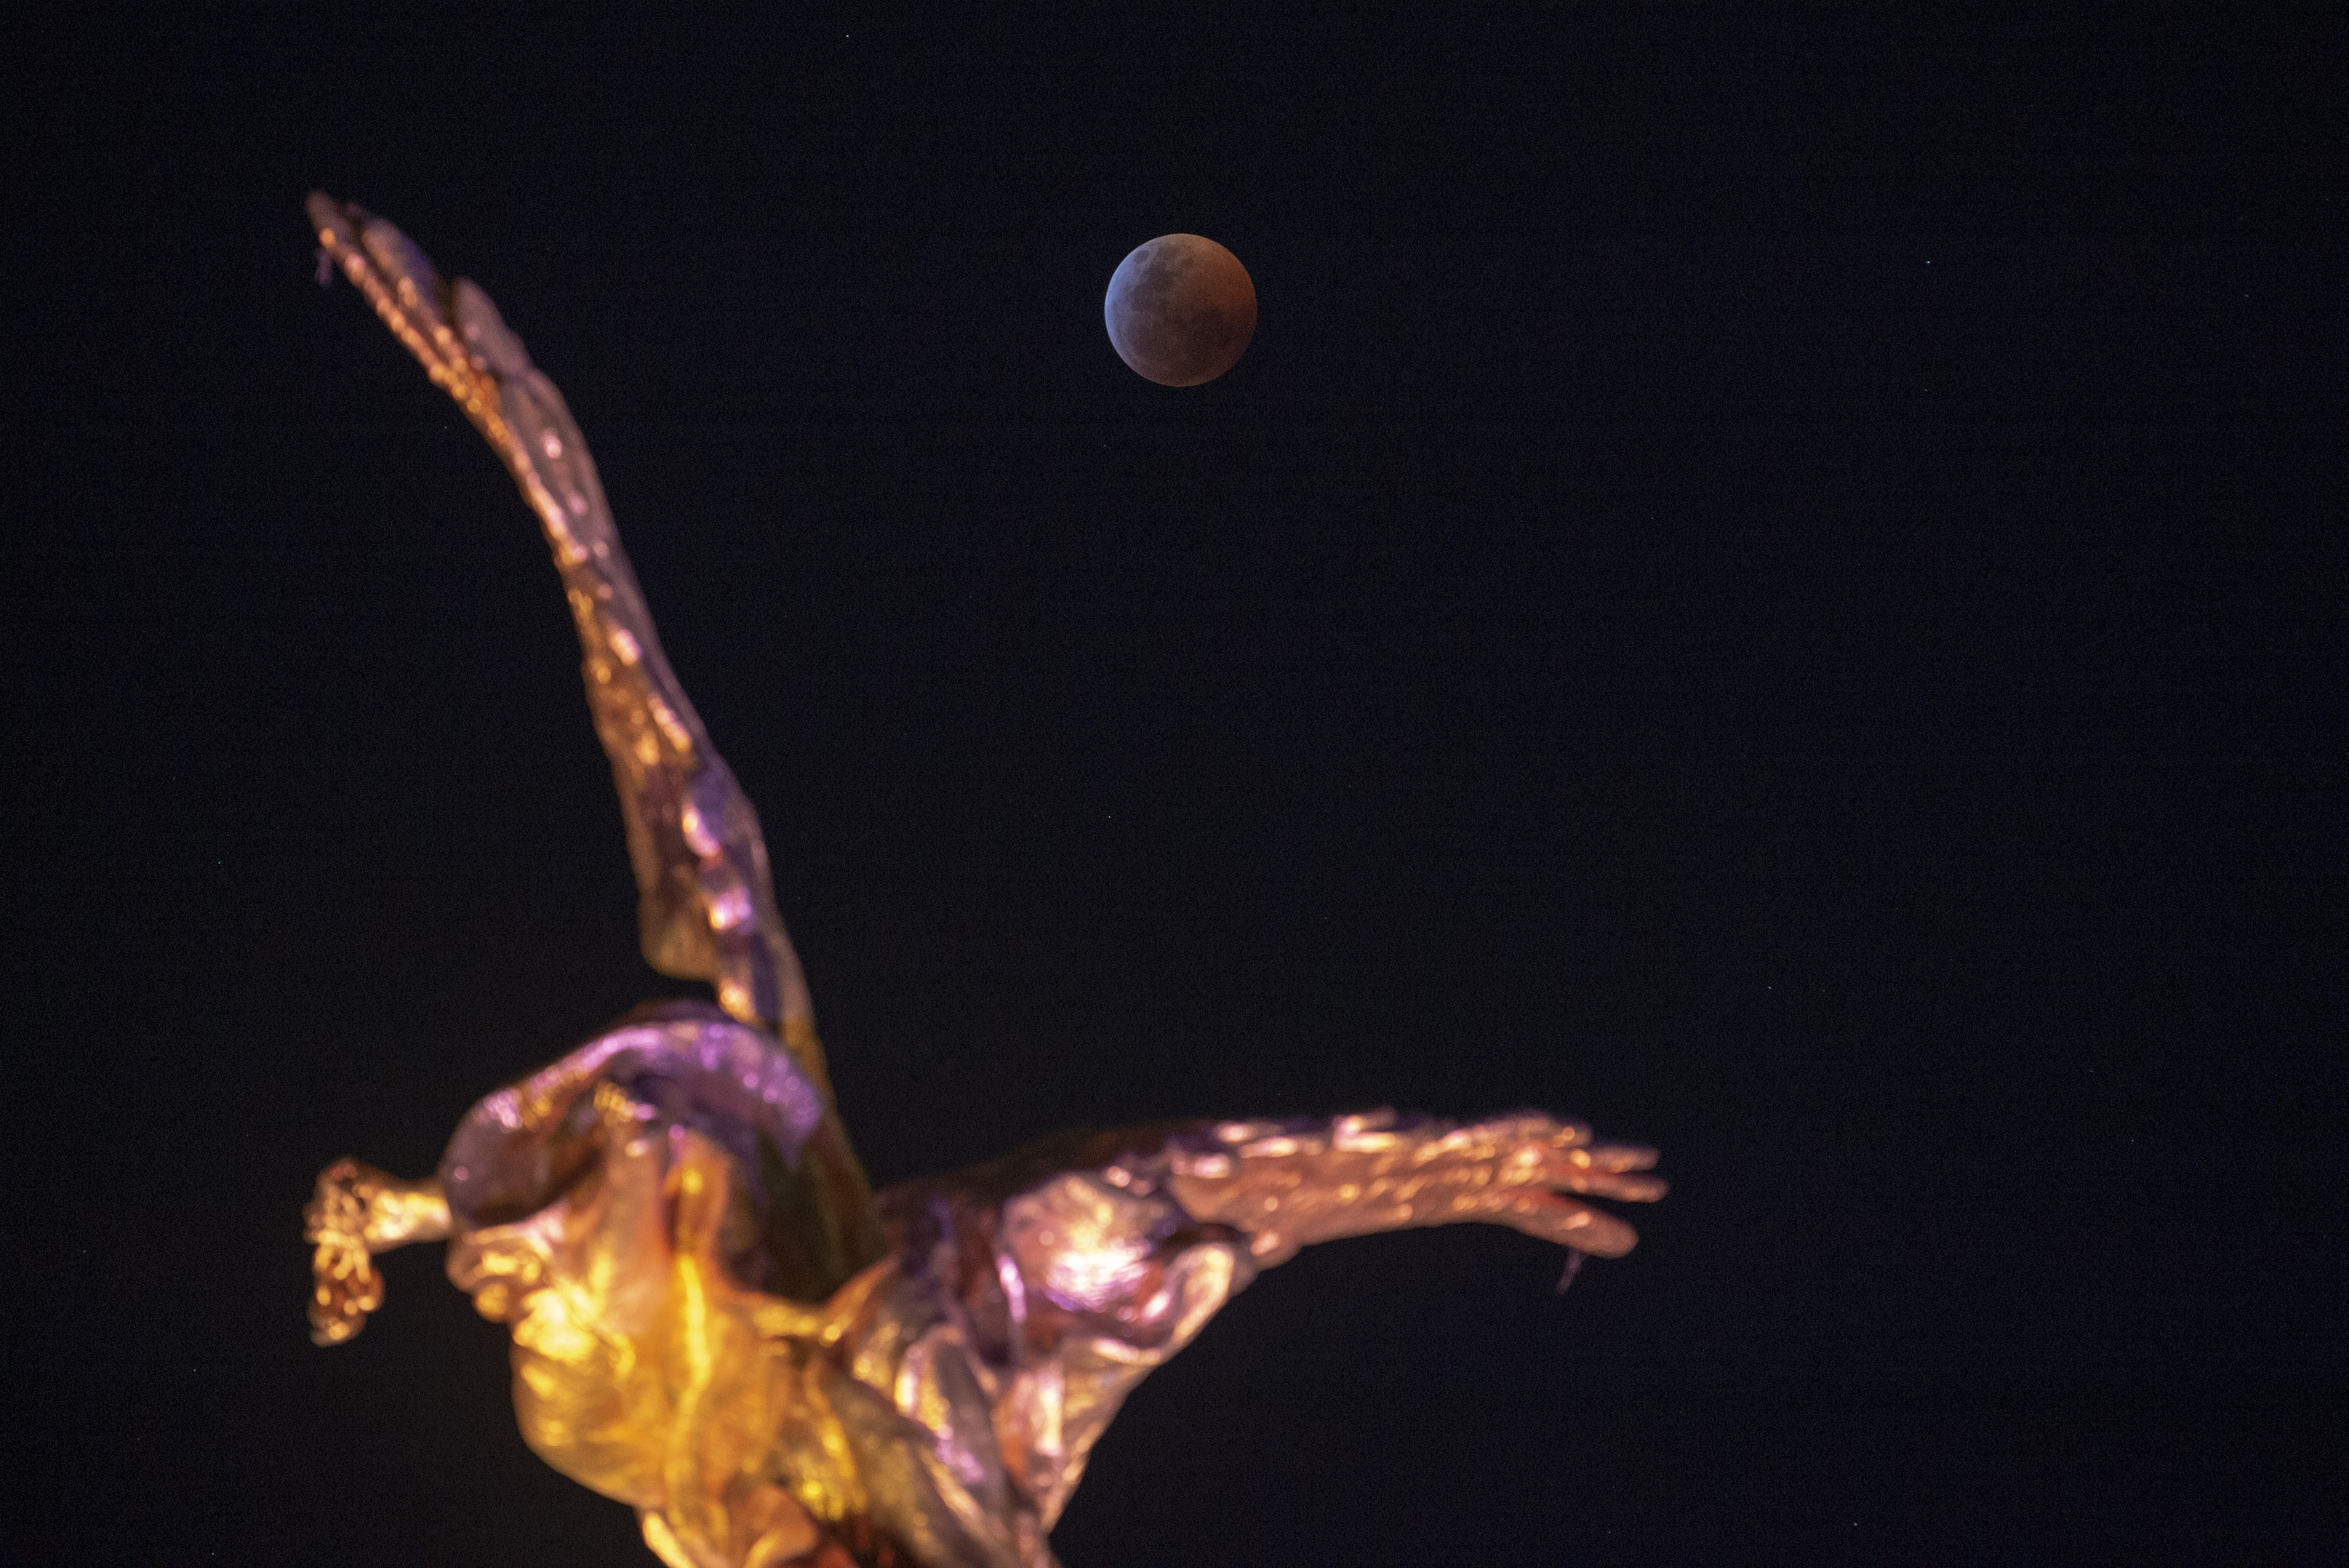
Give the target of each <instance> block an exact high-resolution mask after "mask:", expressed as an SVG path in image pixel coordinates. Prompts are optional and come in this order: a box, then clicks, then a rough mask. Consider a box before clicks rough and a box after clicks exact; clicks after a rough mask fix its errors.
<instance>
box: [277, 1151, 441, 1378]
mask: <svg viewBox="0 0 2349 1568" xmlns="http://www.w3.org/2000/svg"><path fill="white" fill-rule="evenodd" d="M448 1233H449V1204H448V1201H447V1200H446V1199H445V1198H444V1197H443V1196H442V1195H441V1191H440V1183H439V1182H438V1181H429V1180H427V1181H399V1180H398V1178H396V1177H391V1176H387V1175H385V1174H384V1173H383V1172H382V1171H378V1170H377V1169H375V1167H373V1166H371V1165H362V1164H360V1163H359V1162H358V1161H356V1160H337V1161H335V1162H334V1163H333V1164H332V1165H329V1166H327V1167H326V1169H325V1170H324V1171H319V1172H318V1185H317V1189H316V1191H314V1192H313V1193H312V1194H311V1197H310V1203H309V1206H308V1207H307V1208H305V1209H304V1210H303V1211H302V1236H303V1239H304V1240H305V1241H306V1242H308V1243H310V1248H311V1251H310V1338H311V1340H312V1341H313V1342H314V1343H316V1344H319V1345H339V1344H341V1343H342V1342H343V1341H344V1340H346V1339H348V1338H350V1337H351V1336H353V1335H355V1334H357V1332H358V1331H359V1330H360V1329H362V1328H364V1327H366V1326H367V1314H369V1313H371V1312H373V1311H374V1310H375V1309H376V1308H377V1307H379V1306H381V1305H383V1276H382V1275H381V1274H377V1273H376V1272H375V1263H374V1259H373V1254H375V1253H382V1252H389V1251H390V1250H391V1249H392V1248H394V1247H397V1246H403V1245H405V1244H406V1243H409V1242H428V1241H438V1240H440V1238H442V1237H444V1236H446V1235H447V1234H448Z"/></svg>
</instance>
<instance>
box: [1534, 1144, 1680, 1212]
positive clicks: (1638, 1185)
mask: <svg viewBox="0 0 2349 1568" xmlns="http://www.w3.org/2000/svg"><path fill="white" fill-rule="evenodd" d="M1655 1162H1656V1151H1655V1150H1652V1149H1641V1148H1638V1147H1636V1146H1633V1145H1630V1144H1620V1143H1602V1144H1600V1145H1599V1147H1597V1148H1596V1149H1565V1150H1557V1151H1556V1152H1554V1153H1552V1154H1551V1155H1550V1157H1549V1158H1548V1159H1547V1161H1544V1162H1543V1164H1542V1168H1541V1171H1540V1180H1541V1183H1542V1184H1543V1185H1544V1186H1547V1187H1554V1188H1558V1189H1561V1190H1563V1191H1568V1192H1587V1193H1591V1194H1594V1195H1596V1196H1598V1197H1601V1198H1621V1199H1624V1200H1626V1201H1627V1202H1634V1203H1652V1202H1655V1201H1656V1200H1657V1199H1659V1198H1661V1197H1662V1196H1663V1195H1664V1192H1665V1191H1666V1188H1665V1184H1664V1182H1663V1181H1661V1179H1660V1178H1658V1177H1654V1176H1643V1175H1640V1174H1639V1172H1640V1171H1645V1170H1646V1169H1647V1168H1648V1167H1649V1166H1651V1165H1653V1164H1654V1163H1655Z"/></svg>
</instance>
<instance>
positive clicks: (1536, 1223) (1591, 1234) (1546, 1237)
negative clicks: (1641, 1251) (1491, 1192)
mask: <svg viewBox="0 0 2349 1568" xmlns="http://www.w3.org/2000/svg"><path fill="white" fill-rule="evenodd" d="M1506 1222H1507V1223H1508V1224H1510V1225H1511V1226H1513V1227H1515V1228H1516V1229H1517V1230H1520V1231H1523V1232H1524V1233H1526V1235H1529V1236H1533V1237H1535V1238H1537V1239H1538V1240H1541V1241H1545V1242H1555V1243H1557V1244H1558V1245H1559V1246H1562V1247H1572V1248H1574V1249H1575V1250H1576V1251H1578V1252H1585V1253H1596V1254H1597V1255H1599V1257H1602V1258H1619V1257H1621V1256H1622V1255H1623V1254H1624V1253H1628V1252H1630V1250H1631V1249H1632V1248H1633V1247H1634V1246H1637V1245H1638V1244H1639V1241H1640V1233H1639V1232H1637V1231H1635V1230H1633V1229H1632V1228H1631V1227H1630V1225H1628V1224H1626V1223H1624V1222H1622V1221H1621V1220H1619V1219H1617V1218H1616V1217H1615V1216H1614V1215H1612V1214H1609V1213H1608V1212H1605V1211H1604V1210H1601V1209H1594V1208H1592V1207H1591V1206H1590V1205H1589V1204H1588V1203H1585V1202H1580V1201H1579V1200H1578V1199H1574V1198H1569V1197H1568V1196H1567V1195H1566V1194H1565V1193H1563V1192H1528V1193H1525V1194H1522V1195H1520V1196H1519V1197H1518V1199H1517V1201H1516V1202H1513V1203H1512V1204H1511V1205H1510V1206H1509V1208H1508V1210H1507V1212H1506Z"/></svg>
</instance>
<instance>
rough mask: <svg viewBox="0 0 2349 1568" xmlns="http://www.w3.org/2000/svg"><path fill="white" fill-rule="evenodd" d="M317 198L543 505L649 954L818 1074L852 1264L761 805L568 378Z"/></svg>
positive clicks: (843, 1153) (825, 1182)
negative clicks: (667, 632) (716, 732)
mask: <svg viewBox="0 0 2349 1568" xmlns="http://www.w3.org/2000/svg"><path fill="white" fill-rule="evenodd" d="M309 213H310V219H311V222H312V224H313V226H314V227H315V228H316V231H317V234H318V243H319V244H320V246H321V247H322V248H323V249H324V250H325V252H326V255H327V256H328V257H329V258H331V259H332V260H333V261H334V262H335V263H336V264H337V265H338V266H340V268H341V269H342V272H343V275H344V276H346V277H347V278H348V279H349V280H350V281H351V282H352V284H355V285H357V288H358V290H359V291H360V293H362V294H365V295H366V296H367V302H368V303H369V304H372V305H373V306H374V307H375V310H376V314H377V315H379V316H381V317H382V318H383V320H384V323H385V325H388V326H389V327H390V328H391V330H392V333H393V335H395V336H397V337H398V339H399V341H400V342H401V343H403V344H404V345H406V346H407V347H408V350H409V353H411V354H413V355H415V356H416V357H417V359H418V360H419V362H421V363H422V365H423V366H424V368H425V371H426V373H427V374H429V376H430V377H432V380H433V383H434V385H436V386H438V387H440V389H441V390H443V391H445V392H447V393H448V394H449V395H450V397H453V398H454V399H456V402H457V405H458V407H461V408H462V409H464V411H465V417H466V418H469V419H471V421H472V422H473V427H474V428H476V429H478V430H480V431H481V435H482V436H483V437H484V438H486V439H487V440H488V441H489V443H490V446H491V447H492V449H494V450H495V451H496V452H497V454H498V456H499V458H500V459H502V460H503V461H504V463H505V465H506V468H507V469H508V470H509V471H511V472H512V475H513V477H514V482H515V483H516V484H517V485H519V486H520V487H521V489H522V493H523V500H525V501H527V502H528V503H529V504H530V509H531V511H533V513H535V514H536V515H537V518H538V521H539V527H540V529H541V530H542V531H543V532H544V533H545V535H546V542H547V544H548V547H549V548H550V549H551V550H552V551H553V552H554V564H555V569H556V571H557V572H558V573H561V575H562V578H563V588H564V597H565V598H567V599H568V600H569V601H570V604H571V615H572V620H573V621H574V624H576V626H577V627H578V631H579V643H580V647H581V649H582V652H583V654H584V661H583V665H584V668H583V673H584V675H585V680H586V686H587V706H588V708H589V711H590V712H591V713H592V714H593V715H594V717H595V733H596V735H597V737H598V738H600V739H601V740H602V741H603V743H604V751H605V755H606V756H608V757H609V758H611V762H612V778H613V781H614V783H615V784H616V786H617V788H618V789H619V794H620V807H621V812H622V815H623V817H624V819H625V820H626V827H627V839H628V859H629V861H630V862H631V864H632V865H633V866H634V868H635V871H636V889H637V893H638V901H637V923H638V926H639V931H640V936H641V939H642V943H643V946H644V954H645V958H646V960H647V962H648V963H650V964H651V965H652V966H653V967H654V968H655V969H657V970H658V971H660V972H661V973H662V974H664V975H674V976H677V977H678V978H680V979H689V980H706V981H709V983H710V984H712V985H715V986H716V987H717V991H718V1001H719V1006H723V1007H724V1008H725V1009H726V1011H727V1012H728V1013H730V1014H731V1015H732V1016H735V1017H737V1018H739V1019H740V1020H741V1021H742V1022H744V1023H746V1024H750V1025H754V1026H760V1027H763V1028H766V1029H768V1030H770V1031H771V1032H773V1033H774V1034H775V1035H776V1036H777V1037H779V1038H780V1039H781V1041H782V1043H783V1045H784V1046H785V1047H787V1048H788V1049H789V1050H790V1051H791V1052H792V1056H793V1057H796V1058H797V1059H798V1061H799V1063H800V1064H801V1066H802V1068H805V1069H806V1071H807V1073H808V1076H809V1077H810V1078H812V1079H813V1080H814V1081H815V1083H816V1085H817V1086H818V1088H820V1089H821V1090H822V1092H823V1097H824V1101H825V1105H826V1108H827V1113H828V1114H827V1117H826V1127H825V1129H824V1131H823V1133H822V1134H820V1135H819V1136H818V1138H817V1139H816V1140H813V1141H812V1143H811V1145H810V1146H809V1152H810V1153H811V1154H812V1156H813V1157H814V1164H815V1167H816V1170H815V1173H814V1180H815V1181H816V1182H817V1185H818V1187H819V1189H820V1190H819V1191H818V1192H816V1193H813V1194H811V1196H812V1197H813V1198H815V1199H816V1206H817V1208H818V1209H819V1210H820V1211H822V1212H823V1214H824V1215H825V1217H826V1222H825V1224H824V1226H823V1228H824V1229H825V1230H826V1231H827V1232H829V1233H832V1236H833V1241H834V1243H835V1244H836V1248H837V1262H836V1264H835V1266H836V1267H837V1268H841V1269H846V1270H848V1271H850V1272H853V1271H854V1269H855V1268H857V1267H861V1266H863V1264H864V1263H867V1262H869V1261H871V1259H872V1258H874V1257H876V1256H878V1255H879V1251H880V1232H879V1228H878V1225H877V1223H876V1222H875V1221H874V1217H873V1209H872V1198H871V1194H870V1191H869V1189H868V1187H867V1185H866V1183H865V1180H864V1172H863V1171H862V1170H861V1169H860V1168H859V1167H858V1165H857V1162H856V1159H855V1156H854V1153H853V1152H852V1151H851V1150H850V1149H849V1145H848V1141H847V1137H846V1134H845V1132H844V1130H842V1129H841V1128H840V1127H839V1125H838V1117H837V1115H836V1113H831V1110H830V1108H831V1104H832V1082H831V1078H830V1076H829V1075H828V1074H827V1072H826V1071H825V1068H824V1057H823V1045H822V1043H821V1042H820V1041H819V1039H818V1038H817V1036H816V1029H815V1010H814V1007H813V1006H812V1003H811V1001H810V999H809V996H808V988H807V981H806V978H805V977H804V975H802V972H801V969H800V961H799V955H798V954H796V953H794V952H793V951H792V943H791V937H790V935H789V934H788V933H787V932H786V931H785V930H784V928H783V921H782V916H781V913H778V912H777V910H776V907H775V895H774V887H773V882H772V880H771V876H770V873H769V872H768V867H767V850H766V843H765V841H764V840H763V839H762V838H761V834H760V831H759V816H758V812H757V811H756V810H753V809H752V807H751V805H750V799H749V798H748V797H746V796H745V795H744V794H743V793H742V790H741V788H740V786H739V785H737V784H736V783H735V781H734V776H733V774H732V772H731V771H730V770H729V769H728V768H727V766H726V763H725V760H724V758H720V757H719V755H718V752H717V750H716V749H715V748H713V747H712V746H711V745H710V744H709V736H708V734H707V733H706V732H705V731H704V730H703V728H702V727H701V719H700V717H698V715H697V714H696V713H695V712H694V711H693V705H692V703H691V702H689V701H688V700H687V698H686V695H685V692H684V690H683V688H682V687H680V686H678V680H677V676H675V674H674V673H672V672H671V671H670V669H669V666H668V660H667V657H666V656H665V655H663V654H662V652H661V645H660V638H659V636H658V634H657V633H656V632H655V631H654V629H653V620H652V614H651V612H649V611H648V610H647V608H646V607H645V601H644V595H643V593H642V592H641V591H640V590H639V589H638V588H637V586H636V573H635V572H634V571H633V570H631V569H630V567H629V565H628V558H627V555H626V552H624V551H623V550H622V549H621V547H620V537H619V533H618V531H617V530H616V528H615V527H614V526H613V522H612V513H611V509H610V507H609V506H608V505H607V504H606V503H605V499H604V488H603V486H602V484H601V483H599V482H598V480H596V477H595V461H594V459H591V458H590V457H589V456H588V454H587V444H586V442H585V440H584V439H583V438H581V436H580V434H579V428H578V427H577V426H576V425H574V424H573V423H572V419H571V413H570V410H569V409H568V408H567V407H564V402H563V395H562V394H561V393H560V392H558V391H556V390H555V387H554V383H553V382H552V381H550V380H548V379H547V378H546V377H545V376H544V374H543V373H542V372H541V371H540V370H539V369H538V368H537V367H536V366H533V365H532V364H531V362H530V356H529V355H528V354H527V353H526V352H525V351H524V350H523V345H522V340H521V339H520V338H519V337H517V336H515V335H514V334H513V333H512V331H510V330H509V329H508V328H507V326H506V325H505V323H504V321H503V320H502V318H501V317H500V316H499V315H498V310H497V306H495V305H494V304H492V303H491V302H490V297H489V295H487V294H483V293H482V292H481V290H480V289H479V288H477V287H475V286H474V285H473V284H471V282H469V281H468V280H466V279H463V278H459V279H458V280H456V281H455V282H454V283H453V284H444V283H443V282H442V281H441V280H440V276H439V274H438V273H435V272H434V271H433V268H432V263H431V262H430V260H429V258H427V257H426V256H425V254H424V253H423V252H422V251H421V250H420V249H419V248H418V247H417V245H416V244H415V243H414V242H412V241H410V240H409V238H408V237H407V236H406V235H405V234H403V233H401V232H399V231H398V229H397V228H395V227H393V226H392V225H391V224H390V223H388V222H385V221H384V220H383V219H381V218H378V217H375V216H373V215H372V214H370V213H368V212H367V211H363V210H361V209H360V208H358V207H356V206H353V205H350V204H348V203H345V202H340V201H335V200H334V199H333V198H331V197H328V196H326V195H323V194H319V193H316V192H314V193H313V194H312V195H311V197H310V200H309ZM827 1250H831V1249H827ZM821 1272H823V1274H832V1273H833V1272H834V1270H833V1268H825V1269H823V1271H821ZM840 1277H843V1278H844V1277H845V1274H841V1275H840Z"/></svg>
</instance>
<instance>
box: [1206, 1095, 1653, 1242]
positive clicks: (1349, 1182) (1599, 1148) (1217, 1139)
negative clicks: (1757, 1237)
mask: <svg viewBox="0 0 2349 1568" xmlns="http://www.w3.org/2000/svg"><path fill="white" fill-rule="evenodd" d="M1162 1158H1163V1159H1164V1163H1165V1168H1166V1170H1167V1171H1168V1172H1169V1174H1168V1177H1167V1181H1168V1184H1169V1186H1170V1188H1171V1190H1172V1191H1173V1192H1174V1197H1175V1199H1176V1201H1177V1202H1180V1203H1181V1204H1182V1205H1183V1208H1184V1210H1185V1212H1188V1213H1189V1214H1191V1215H1192V1216H1193V1217H1194V1218H1195V1219H1198V1220H1202V1221H1208V1222H1216V1223H1222V1224H1228V1225H1231V1226H1233V1227H1235V1228H1237V1229H1239V1230H1242V1231H1245V1232H1246V1233H1247V1236H1248V1249H1249V1251H1250V1253H1252V1254H1253V1255H1254V1256H1255V1258H1256V1260H1257V1263H1258V1264H1263V1265H1269V1264H1277V1263H1279V1262H1281V1261H1283V1260H1284V1259H1286V1258H1288V1257H1290V1256H1292V1255H1293V1254H1294V1253H1296V1251H1297V1249H1298V1248H1299V1247H1302V1246H1310V1245H1312V1244H1313V1243H1316V1242H1327V1241H1334V1240H1336V1239H1337V1238H1339V1237H1340V1236H1360V1235H1367V1234H1370V1233H1373V1232H1377V1231H1400V1230H1404V1229H1408V1228H1411V1227H1413V1226H1419V1225H1449V1224H1457V1223H1462V1222H1471V1221H1475V1222H1485V1223H1489V1224H1496V1225H1506V1226H1508V1227H1509V1228H1510V1229H1512V1230H1516V1231H1522V1232H1524V1233H1526V1235H1529V1236H1532V1237H1535V1238H1536V1239H1537V1240H1540V1241H1545V1242H1556V1243H1558V1244H1559V1245H1561V1246H1568V1247H1572V1248H1574V1249H1575V1250H1576V1251H1577V1252H1584V1253H1597V1254H1598V1255H1599V1256H1600V1257H1609V1258H1612V1257H1620V1256H1622V1255H1623V1254H1624V1253H1628V1252H1630V1250H1631V1248H1632V1246H1633V1244H1634V1243H1637V1242H1638V1241H1639V1239H1640V1237H1639V1233H1638V1232H1636V1231H1634V1230H1633V1229H1632V1228H1631V1227H1630V1225H1628V1224H1626V1223H1625V1222H1623V1221H1621V1220H1619V1219H1618V1218H1616V1217H1615V1216H1614V1215H1613V1214H1610V1213H1609V1212H1606V1211H1605V1210H1603V1209H1598V1208H1594V1207H1592V1206H1591V1205H1590V1204H1588V1203H1587V1202H1583V1201H1582V1200H1583V1199H1584V1198H1587V1197H1599V1198H1614V1199H1619V1200H1624V1201H1627V1202H1643V1203H1644V1202H1653V1201H1655V1200H1656V1199H1658V1198H1661V1197H1662V1196H1663V1194H1664V1183H1663V1182H1662V1181H1660V1180H1659V1179H1657V1178H1656V1177H1653V1176H1650V1175H1646V1174H1643V1172H1645V1171H1648V1170H1649V1169H1650V1168H1651V1167H1652V1166H1653V1165H1654V1164H1655V1162H1656V1151H1655V1150H1652V1149H1648V1148H1644V1147H1641V1146H1640V1145H1638V1144H1630V1143H1595V1142H1593V1141H1592V1140H1591V1137H1590V1130H1589V1129H1588V1127H1586V1126H1584V1125H1583V1124H1582V1123H1580V1122H1578V1121H1562V1120H1559V1119H1557V1118H1555V1117H1552V1116H1548V1115H1546V1114H1544V1113H1542V1112H1539V1111H1527V1112H1522V1113H1519V1114H1517V1115H1514V1116H1504V1117H1495V1118H1494V1119H1490V1120H1486V1121H1479V1122H1475V1123H1472V1124H1470V1125H1468V1126H1465V1127H1463V1126H1458V1125H1455V1124H1454V1123H1452V1122H1448V1121H1435V1120H1431V1119H1424V1118H1411V1119H1402V1118H1398V1117H1397V1116H1396V1115H1395V1114H1394V1113H1393V1112H1392V1111H1373V1112H1371V1113H1369V1114H1367V1115H1361V1116H1341V1117H1340V1118H1338V1119H1336V1120H1334V1121H1329V1122H1319V1123H1316V1122H1294V1121H1291V1122H1224V1123H1221V1124H1219V1125H1217V1126H1216V1127H1215V1128H1214V1129H1212V1130H1210V1131H1209V1132H1207V1133H1204V1134H1203V1133H1200V1132H1193V1133H1191V1134H1190V1135H1188V1136H1187V1137H1185V1138H1182V1139H1179V1140H1174V1142H1172V1143H1171V1144H1170V1146H1169V1147H1168V1148H1167V1150H1165V1152H1164V1155H1163V1156H1162Z"/></svg>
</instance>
